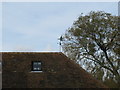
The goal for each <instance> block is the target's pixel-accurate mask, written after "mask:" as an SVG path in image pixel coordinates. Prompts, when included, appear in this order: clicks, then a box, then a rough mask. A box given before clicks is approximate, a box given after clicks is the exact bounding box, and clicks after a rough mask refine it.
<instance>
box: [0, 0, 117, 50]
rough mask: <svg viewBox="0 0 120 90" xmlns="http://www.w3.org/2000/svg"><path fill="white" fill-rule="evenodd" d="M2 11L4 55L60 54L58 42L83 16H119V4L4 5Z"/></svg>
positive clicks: (32, 3)
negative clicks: (8, 53)
mask: <svg viewBox="0 0 120 90" xmlns="http://www.w3.org/2000/svg"><path fill="white" fill-rule="evenodd" d="M0 10H2V42H0V47H2V51H41V52H43V51H59V45H58V44H57V43H58V38H59V37H60V36H61V35H62V34H64V33H65V31H66V29H68V28H69V27H70V26H71V25H72V23H73V22H74V21H75V20H76V19H77V17H78V16H79V15H80V13H84V14H87V13H89V12H90V11H105V12H108V13H112V15H118V3H117V2H96V3H95V2H77V3H73V2H63V3H62V2H61V3H60V2H56V3H55V2H44V3H43V2H9V3H8V2H6V3H5V2H4V3H3V4H2V9H0ZM0 27H1V26H0ZM0 39H1V38H0ZM1 43H2V46H1Z"/></svg>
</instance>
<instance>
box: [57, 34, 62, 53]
mask: <svg viewBox="0 0 120 90" xmlns="http://www.w3.org/2000/svg"><path fill="white" fill-rule="evenodd" d="M58 40H60V42H59V45H60V52H62V41H63V37H62V36H60V38H59V39H58Z"/></svg>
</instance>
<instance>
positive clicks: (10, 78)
mask: <svg viewBox="0 0 120 90" xmlns="http://www.w3.org/2000/svg"><path fill="white" fill-rule="evenodd" d="M2 59H3V87H23V88H24V87H27V88H105V87H106V86H104V85H103V84H102V83H101V82H99V81H98V80H96V79H95V78H93V77H92V75H91V74H89V73H87V72H86V71H85V70H84V69H82V68H81V67H80V66H79V65H78V64H76V63H74V61H72V60H70V59H69V58H68V57H66V56H65V55H64V54H63V53H58V52H50V53H41V52H3V53H2ZM31 61H41V62H42V70H43V72H41V73H33V72H31ZM11 83H12V84H11Z"/></svg>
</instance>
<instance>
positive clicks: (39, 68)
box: [32, 61, 42, 71]
mask: <svg viewBox="0 0 120 90" xmlns="http://www.w3.org/2000/svg"><path fill="white" fill-rule="evenodd" d="M41 64H42V63H41V62H40V61H33V62H32V71H42V66H41Z"/></svg>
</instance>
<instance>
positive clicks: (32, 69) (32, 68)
mask: <svg viewBox="0 0 120 90" xmlns="http://www.w3.org/2000/svg"><path fill="white" fill-rule="evenodd" d="M35 62H36V63H40V64H41V65H40V70H34V68H35V67H34V63H35ZM31 71H32V72H42V62H41V61H32V66H31Z"/></svg>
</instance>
